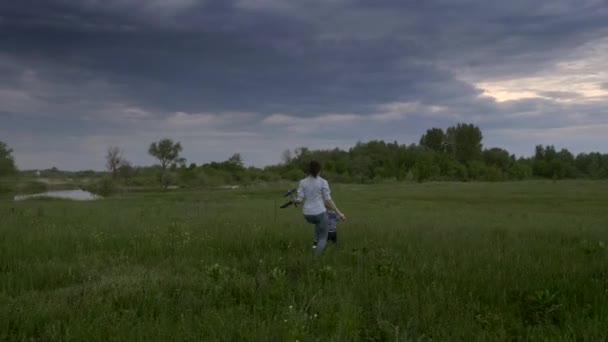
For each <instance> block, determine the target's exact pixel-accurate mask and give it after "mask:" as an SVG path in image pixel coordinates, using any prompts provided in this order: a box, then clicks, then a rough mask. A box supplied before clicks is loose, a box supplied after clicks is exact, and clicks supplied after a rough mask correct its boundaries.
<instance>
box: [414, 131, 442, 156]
mask: <svg viewBox="0 0 608 342" xmlns="http://www.w3.org/2000/svg"><path fill="white" fill-rule="evenodd" d="M445 143H446V136H445V133H444V132H443V130H442V129H441V128H431V129H428V130H427V131H426V133H425V134H423V135H422V137H421V138H420V145H422V146H425V147H428V148H430V149H431V150H433V151H435V152H444V151H445Z"/></svg>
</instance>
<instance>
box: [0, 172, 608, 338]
mask: <svg viewBox="0 0 608 342" xmlns="http://www.w3.org/2000/svg"><path fill="white" fill-rule="evenodd" d="M284 190H286V189H284V188H278V187H276V188H272V187H268V188H257V189H246V190H245V189H243V190H221V191H220V190H215V191H204V192H169V193H145V194H131V195H127V196H124V197H120V198H112V199H106V200H101V201H96V202H82V203H81V202H70V201H60V200H32V201H25V202H19V203H11V202H6V201H5V202H3V203H2V204H0V340H18V341H22V340H24V341H25V340H62V341H64V340H74V341H115V340H116V341H152V340H163V341H166V340H189V341H215V340H226V341H296V340H299V341H357V340H359V341H397V340H398V341H410V340H420V341H425V340H431V339H432V340H435V341H448V340H450V341H451V340H466V341H472V340H481V341H487V340H552V341H554V340H558V341H559V340H563V341H569V340H581V341H582V340H585V341H601V340H608V257H607V255H608V252H607V251H606V245H607V244H608V183H604V182H563V183H562V182H557V183H554V182H529V183H527V182H522V183H496V184H484V183H470V184H465V183H462V184H451V183H437V184H387V185H373V186H372V185H369V186H363V185H357V186H356V185H349V186H347V185H342V186H339V185H336V186H334V187H333V195H334V199H335V200H336V202H337V204H338V205H339V207H341V209H342V210H343V211H344V212H345V213H346V214H347V216H348V219H349V220H348V222H346V223H343V224H341V225H339V227H338V232H339V240H340V245H339V247H338V248H337V249H336V248H333V247H332V246H329V247H328V249H327V252H326V253H325V255H324V256H322V257H321V258H318V259H315V258H313V257H312V255H311V243H312V237H313V228H312V226H309V225H306V224H305V223H304V221H303V219H302V217H301V215H300V212H299V211H298V210H295V209H291V210H276V212H275V209H274V201H275V200H276V201H277V204H281V201H282V198H281V197H280V196H281V194H282V193H283V192H284Z"/></svg>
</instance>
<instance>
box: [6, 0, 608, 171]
mask: <svg viewBox="0 0 608 342" xmlns="http://www.w3.org/2000/svg"><path fill="white" fill-rule="evenodd" d="M0 17H1V18H2V19H0V51H2V52H1V53H0V127H3V128H4V131H3V133H2V134H3V135H2V139H5V140H8V142H9V143H10V144H11V145H12V146H14V148H15V150H16V154H17V159H18V160H25V161H24V162H23V163H24V164H20V166H22V167H23V166H24V165H25V166H27V167H34V166H43V165H46V164H48V162H49V161H48V158H47V157H45V156H51V155H52V156H55V157H57V158H59V159H61V162H62V163H64V164H66V165H67V164H70V163H71V164H73V165H81V166H82V167H87V166H86V165H88V164H89V163H91V164H94V165H99V163H97V162H95V160H96V159H95V158H99V156H96V157H95V158H93V157H91V159H86V158H83V157H82V155H86V154H87V153H88V152H87V151H92V150H91V149H89V150H79V149H78V148H79V147H78V144H75V143H73V142H69V141H67V140H65V139H63V137H65V136H70V137H73V139H77V140H82V141H84V140H86V141H88V142H87V144H86V145H88V146H97V147H95V149H94V150H95V151H96V152H95V153H99V151H103V150H104V149H105V146H102V145H105V144H107V143H108V142H111V141H114V142H117V143H121V144H125V145H126V146H130V149H132V150H133V151H138V152H133V153H137V154H136V156H134V157H133V159H135V160H137V161H140V162H142V163H144V162H147V163H149V162H151V161H150V160H149V158H148V157H147V156H146V152H145V151H146V145H147V144H149V142H151V141H152V140H153V139H156V138H157V137H160V136H172V137H176V139H182V140H184V141H187V143H188V145H186V143H184V145H185V147H186V150H188V149H189V148H188V146H191V147H190V148H191V149H192V150H191V151H190V152H188V153H189V158H192V159H195V160H208V158H211V157H214V158H215V157H217V158H223V157H222V156H224V155H230V154H231V153H233V152H236V151H234V149H240V150H241V151H240V152H243V151H245V150H247V151H250V152H251V153H252V157H251V158H252V160H251V162H252V163H257V164H259V163H262V161H264V162H266V161H269V160H277V161H278V158H279V156H280V152H281V149H284V147H285V146H281V148H278V147H277V146H276V144H273V143H272V142H273V141H280V142H281V144H280V145H288V146H291V147H294V146H292V145H294V144H300V143H301V144H303V145H310V146H328V147H332V146H334V145H335V146H338V145H339V146H347V144H348V143H353V142H356V141H357V140H365V139H387V140H393V139H397V140H399V141H401V142H404V143H407V142H414V141H417V140H418V138H419V136H420V134H422V133H423V132H424V130H426V129H427V128H429V127H447V126H449V125H453V124H455V123H457V122H462V121H464V122H473V123H476V124H479V125H481V126H482V128H483V129H485V130H488V132H494V134H497V135H498V137H499V138H501V137H502V138H504V137H505V136H504V135H500V134H499V133H498V132H501V131H500V130H501V129H502V130H517V131H522V130H525V129H529V130H540V131H542V130H554V129H557V128H564V129H565V128H567V127H585V126H594V125H600V126H601V125H603V124H605V123H607V120H608V119H607V118H605V117H604V115H602V113H605V106H606V104H607V103H608V86H607V85H606V80H608V74H606V71H605V69H606V68H605V65H606V64H608V39H606V38H605V37H606V35H607V34H608V6H607V5H606V3H605V2H604V1H597V0H582V1H574V0H552V1H549V0H542V1H535V2H530V1H524V0H515V1H510V2H502V3H500V4H498V3H495V2H492V3H490V2H484V1H474V0H453V1H445V0H428V1H422V2H411V1H396V0H379V1H374V2H373V4H371V3H370V2H368V1H360V0H352V1H346V0H324V1H321V0H302V1H295V0H294V1H287V0H286V1H275V0H248V1H241V0H221V1H220V0H204V1H194V0H173V1H160V0H152V1H143V0H119V1H97V0H85V1H66V0H46V1H42V0H25V1H4V2H0ZM7 127H8V129H7ZM142 132H143V133H142ZM522 132H525V131H522ZM501 134H502V133H501ZM485 135H486V137H487V138H488V139H492V138H491V134H490V133H488V134H485ZM23 136H32V138H31V140H28V141H26V140H23V139H22V138H20V137H23ZM533 136H534V135H533ZM90 137H96V138H95V139H89V138H90ZM99 137H103V138H99ZM582 137H583V135H578V138H577V139H579V140H576V139H575V138H572V139H574V140H571V143H572V144H574V145H573V146H576V145H577V144H578V143H577V141H579V142H581V144H583V143H584V146H590V145H589V143H588V141H587V140H585V139H583V138H582ZM87 139H88V140H87ZM598 139H599V138H598ZM497 142H502V143H504V147H506V148H508V149H513V150H514V152H517V153H525V152H526V151H527V150H530V149H531V147H525V146H523V145H520V144H519V143H518V142H516V141H513V140H508V139H506V138H505V140H503V141H498V140H497ZM98 145H99V146H98ZM579 146H582V145H579ZM600 147H601V146H600ZM91 148H92V147H91ZM56 151H65V153H63V152H62V154H59V152H56ZM69 151H72V152H73V153H72V154H71V157H70V153H69ZM243 153H244V152H243ZM244 154H245V153H244ZM20 155H22V156H26V157H23V158H20V157H19V156H20ZM36 155H38V156H40V162H39V163H36V162H35V160H36V158H35V156H36ZM271 155H274V157H269V156H271ZM246 157H247V156H246ZM272 158H274V159H272ZM67 159H70V160H69V161H68V160H67ZM20 163H21V162H20Z"/></svg>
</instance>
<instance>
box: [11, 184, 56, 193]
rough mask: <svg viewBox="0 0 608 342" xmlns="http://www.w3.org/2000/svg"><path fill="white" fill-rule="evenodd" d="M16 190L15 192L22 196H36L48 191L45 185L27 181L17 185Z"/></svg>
mask: <svg viewBox="0 0 608 342" xmlns="http://www.w3.org/2000/svg"><path fill="white" fill-rule="evenodd" d="M16 190H17V192H19V193H22V194H37V193H41V192H46V191H49V187H48V186H47V185H46V184H45V183H41V182H36V181H27V182H25V183H22V184H19V185H17V187H16Z"/></svg>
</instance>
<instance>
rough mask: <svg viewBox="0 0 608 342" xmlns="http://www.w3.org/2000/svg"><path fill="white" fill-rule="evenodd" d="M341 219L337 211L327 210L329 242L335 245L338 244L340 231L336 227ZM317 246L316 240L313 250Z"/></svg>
mask: <svg viewBox="0 0 608 342" xmlns="http://www.w3.org/2000/svg"><path fill="white" fill-rule="evenodd" d="M339 219H340V217H339V216H338V214H337V213H336V212H335V211H333V210H331V209H327V241H331V242H333V243H334V244H337V243H338V230H337V227H336V226H337V225H338V220H339ZM316 246H317V241H316V240H315V242H314V245H313V248H315V247H316Z"/></svg>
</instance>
